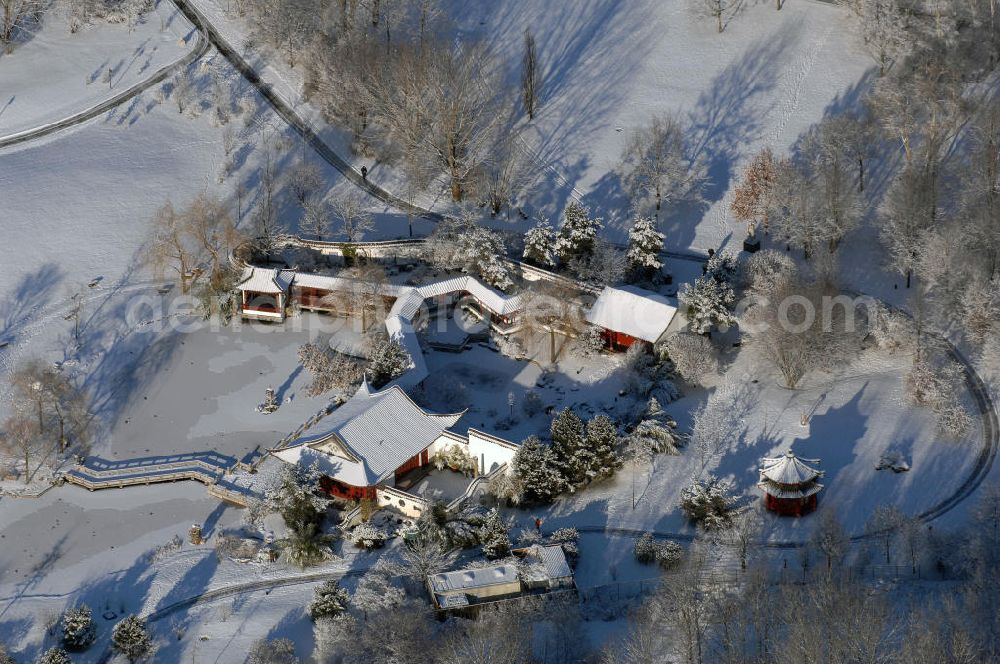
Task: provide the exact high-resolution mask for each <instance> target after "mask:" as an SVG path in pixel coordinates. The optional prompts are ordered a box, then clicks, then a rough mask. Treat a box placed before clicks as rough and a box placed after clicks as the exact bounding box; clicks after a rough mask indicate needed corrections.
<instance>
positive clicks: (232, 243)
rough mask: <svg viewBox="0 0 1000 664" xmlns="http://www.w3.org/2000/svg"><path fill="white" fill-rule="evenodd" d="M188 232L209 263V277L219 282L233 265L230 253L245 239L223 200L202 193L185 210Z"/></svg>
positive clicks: (214, 281) (201, 256)
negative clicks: (230, 260) (231, 264)
mask: <svg viewBox="0 0 1000 664" xmlns="http://www.w3.org/2000/svg"><path fill="white" fill-rule="evenodd" d="M184 216H185V219H186V225H187V232H188V233H189V234H190V235H191V238H192V240H193V241H194V245H195V247H196V248H197V251H198V252H199V254H200V258H201V259H202V260H203V261H204V262H205V263H206V265H207V271H208V274H209V279H210V281H211V282H212V283H217V282H218V281H219V280H220V279H221V278H222V276H223V273H224V272H225V271H226V270H227V269H228V267H229V255H230V253H231V252H232V251H233V250H234V249H235V248H236V247H237V245H238V244H239V243H240V242H241V241H242V240H243V237H242V235H241V234H240V233H239V231H237V230H236V224H235V222H234V221H233V219H232V217H231V216H230V215H229V211H228V209H227V208H226V206H225V205H224V204H223V203H222V201H221V200H219V199H217V198H210V197H209V196H208V195H206V194H199V195H198V196H197V197H195V199H194V200H193V201H192V202H191V204H190V205H189V206H188V208H187V210H185V212H184Z"/></svg>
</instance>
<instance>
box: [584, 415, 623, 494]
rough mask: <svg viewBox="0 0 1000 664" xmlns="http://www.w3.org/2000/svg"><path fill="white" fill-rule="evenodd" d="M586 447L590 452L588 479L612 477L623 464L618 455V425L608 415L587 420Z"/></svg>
mask: <svg viewBox="0 0 1000 664" xmlns="http://www.w3.org/2000/svg"><path fill="white" fill-rule="evenodd" d="M584 449H586V450H587V452H588V453H589V462H590V467H589V468H588V469H587V479H588V481H591V482H592V481H594V480H600V479H604V478H606V477H611V476H612V475H614V474H615V471H616V470H618V469H619V468H621V466H622V461H621V459H620V458H619V457H618V427H616V426H615V423H614V422H613V421H611V418H610V417H608V416H607V415H598V416H597V417H595V418H594V419H592V420H590V421H589V422H587V439H586V443H585V445H584Z"/></svg>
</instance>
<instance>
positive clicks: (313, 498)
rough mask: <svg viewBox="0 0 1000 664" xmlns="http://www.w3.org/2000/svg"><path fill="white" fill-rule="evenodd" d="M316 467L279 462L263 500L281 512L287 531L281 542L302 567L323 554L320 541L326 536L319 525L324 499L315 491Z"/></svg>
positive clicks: (269, 507) (273, 509) (272, 508)
mask: <svg viewBox="0 0 1000 664" xmlns="http://www.w3.org/2000/svg"><path fill="white" fill-rule="evenodd" d="M319 477H320V472H319V467H318V466H317V465H316V464H313V465H312V466H310V467H308V468H305V467H302V466H299V465H297V464H282V468H281V473H280V475H279V476H278V479H277V482H276V483H275V485H274V486H273V487H271V488H269V489H268V490H267V492H266V493H265V495H264V501H265V504H266V507H267V509H268V511H270V512H277V513H278V514H280V515H281V518H282V519H283V520H284V522H285V525H286V526H287V527H288V530H289V533H288V538H287V540H286V541H284V542H283V544H284V547H285V550H286V552H287V554H288V557H289V558H291V559H292V560H293V561H294V562H296V563H298V564H300V565H302V566H303V567H304V566H306V565H309V564H312V563H315V562H317V561H319V560H321V559H322V558H323V557H324V556H325V553H326V552H325V551H324V549H323V545H325V544H326V542H327V540H328V537H327V536H325V535H323V533H322V532H321V530H320V526H321V525H322V522H323V512H324V510H325V509H326V505H327V499H326V498H324V497H322V496H320V495H318V494H317V492H316V488H317V486H318V484H319Z"/></svg>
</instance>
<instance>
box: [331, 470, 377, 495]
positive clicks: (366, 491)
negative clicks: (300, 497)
mask: <svg viewBox="0 0 1000 664" xmlns="http://www.w3.org/2000/svg"><path fill="white" fill-rule="evenodd" d="M319 486H320V488H321V489H322V490H323V491H325V492H326V493H327V494H328V495H331V496H334V497H336V498H343V499H344V500H364V499H366V498H368V499H370V500H375V487H373V486H351V485H350V484H344V483H343V482H338V481H337V480H335V479H333V478H331V477H326V476H324V477H321V478H320V480H319Z"/></svg>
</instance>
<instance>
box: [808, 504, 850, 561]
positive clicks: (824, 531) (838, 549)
mask: <svg viewBox="0 0 1000 664" xmlns="http://www.w3.org/2000/svg"><path fill="white" fill-rule="evenodd" d="M809 543H810V544H811V545H812V546H814V547H816V548H817V549H818V550H819V551H820V552H821V553H822V554H823V556H824V557H825V558H826V569H827V570H832V569H833V563H834V561H837V562H839V561H840V560H841V558H843V556H844V554H845V553H847V547H848V545H849V544H850V539H849V538H848V536H847V532H846V531H845V530H844V526H843V525H841V523H840V520H839V519H837V515H836V513H835V512H834V511H833V510H826V511H824V512H823V515H822V517H821V518H820V523H819V526H818V527H817V528H816V529H815V530H813V532H812V535H811V536H810V539H809Z"/></svg>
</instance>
